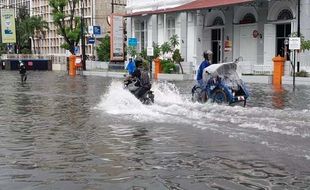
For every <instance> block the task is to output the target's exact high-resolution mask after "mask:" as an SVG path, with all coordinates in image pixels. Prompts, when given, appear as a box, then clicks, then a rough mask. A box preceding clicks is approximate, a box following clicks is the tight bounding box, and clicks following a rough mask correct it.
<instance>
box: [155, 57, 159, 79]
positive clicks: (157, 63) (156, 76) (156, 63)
mask: <svg viewBox="0 0 310 190" xmlns="http://www.w3.org/2000/svg"><path fill="white" fill-rule="evenodd" d="M154 63H155V73H154V78H155V80H158V73H159V72H160V59H159V58H156V59H154Z"/></svg>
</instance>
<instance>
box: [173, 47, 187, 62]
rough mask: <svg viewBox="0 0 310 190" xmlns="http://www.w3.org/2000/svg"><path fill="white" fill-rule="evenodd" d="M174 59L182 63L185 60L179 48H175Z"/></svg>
mask: <svg viewBox="0 0 310 190" xmlns="http://www.w3.org/2000/svg"><path fill="white" fill-rule="evenodd" d="M172 60H173V61H174V62H175V63H181V62H182V61H184V59H183V58H182V57H181V53H180V50H179V49H176V50H174V52H173V55H172Z"/></svg>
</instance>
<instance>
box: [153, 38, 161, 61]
mask: <svg viewBox="0 0 310 190" xmlns="http://www.w3.org/2000/svg"><path fill="white" fill-rule="evenodd" d="M159 55H160V46H159V45H158V44H157V43H155V42H153V58H154V59H156V58H157V57H159Z"/></svg>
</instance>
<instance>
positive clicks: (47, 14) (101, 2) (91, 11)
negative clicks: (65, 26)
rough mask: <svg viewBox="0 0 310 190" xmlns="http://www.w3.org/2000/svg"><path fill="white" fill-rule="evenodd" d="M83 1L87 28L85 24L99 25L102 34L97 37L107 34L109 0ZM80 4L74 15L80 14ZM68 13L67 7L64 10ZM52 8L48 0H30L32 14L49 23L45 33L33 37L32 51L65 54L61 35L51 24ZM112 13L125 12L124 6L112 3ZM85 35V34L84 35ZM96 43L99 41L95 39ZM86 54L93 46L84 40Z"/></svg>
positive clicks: (92, 51)
mask: <svg viewBox="0 0 310 190" xmlns="http://www.w3.org/2000/svg"><path fill="white" fill-rule="evenodd" d="M114 1H115V3H118V4H125V3H126V1H125V0H114ZM83 2H84V22H85V27H86V30H87V26H91V25H97V26H100V27H101V32H102V35H101V36H99V37H97V38H98V39H100V38H102V37H103V36H105V35H106V34H108V32H109V30H110V28H109V25H108V22H107V18H108V16H109V15H110V14H111V13H112V12H111V9H112V7H111V1H110V0H83ZM81 7H82V4H81V3H79V4H78V5H77V8H76V15H77V16H81ZM65 11H66V13H68V9H67V10H65ZM51 12H52V9H51V7H50V6H49V5H48V0H32V15H33V16H41V17H43V19H44V20H46V21H47V22H48V23H49V30H48V31H46V32H45V34H43V35H42V34H41V35H37V36H36V38H35V43H36V49H35V50H34V52H36V53H40V54H47V55H55V56H66V55H68V51H66V50H65V49H63V48H61V47H60V45H61V44H62V43H64V39H63V37H62V36H59V35H58V34H57V28H56V27H55V26H54V24H53V18H52V15H51ZM114 13H120V14H124V13H125V6H122V5H114ZM86 36H87V35H86ZM96 43H99V41H98V40H96ZM85 44H86V48H85V50H86V55H94V54H96V52H95V47H94V46H93V45H89V44H87V41H86V43H85ZM79 49H80V50H81V47H80V48H79Z"/></svg>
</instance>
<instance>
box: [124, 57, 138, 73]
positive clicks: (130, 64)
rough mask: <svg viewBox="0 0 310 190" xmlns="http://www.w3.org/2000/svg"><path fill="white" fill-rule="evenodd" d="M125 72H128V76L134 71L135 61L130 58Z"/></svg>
mask: <svg viewBox="0 0 310 190" xmlns="http://www.w3.org/2000/svg"><path fill="white" fill-rule="evenodd" d="M126 70H128V74H129V75H132V73H133V72H134V71H135V70H136V64H135V61H134V60H133V59H132V58H129V62H128V64H127V66H126Z"/></svg>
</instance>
